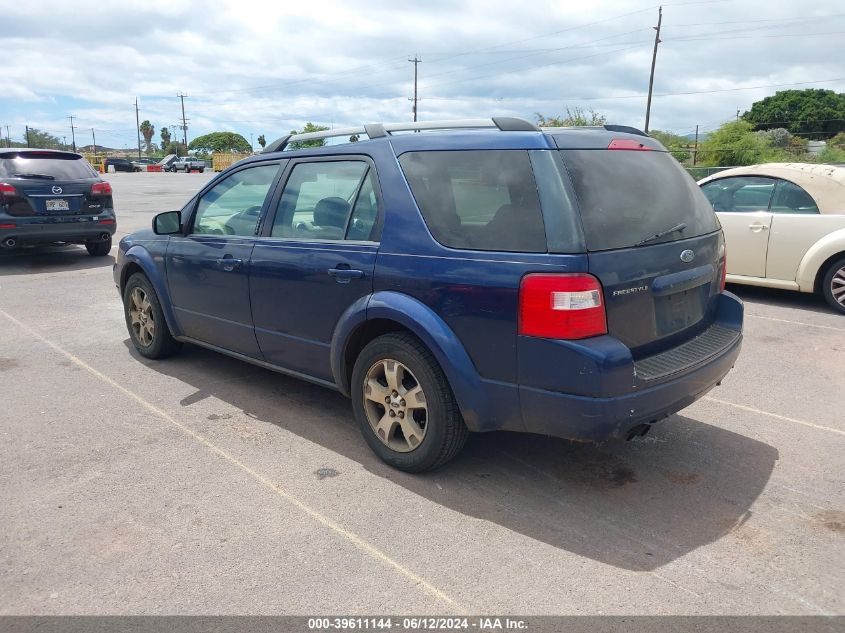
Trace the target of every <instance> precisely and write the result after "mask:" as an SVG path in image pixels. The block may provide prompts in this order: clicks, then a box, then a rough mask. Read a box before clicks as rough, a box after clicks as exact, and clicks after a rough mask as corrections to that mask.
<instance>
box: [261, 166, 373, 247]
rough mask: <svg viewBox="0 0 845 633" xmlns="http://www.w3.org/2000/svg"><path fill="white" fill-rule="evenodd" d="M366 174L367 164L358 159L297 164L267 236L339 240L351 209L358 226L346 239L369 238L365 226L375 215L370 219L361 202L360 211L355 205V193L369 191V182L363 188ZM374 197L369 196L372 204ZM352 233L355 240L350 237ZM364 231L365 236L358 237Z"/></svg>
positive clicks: (356, 197)
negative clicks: (356, 218) (355, 216)
mask: <svg viewBox="0 0 845 633" xmlns="http://www.w3.org/2000/svg"><path fill="white" fill-rule="evenodd" d="M368 172H369V165H368V164H367V163H365V162H364V161H360V160H339V161H318V162H314V163H299V164H297V165H296V166H294V168H293V170H292V171H291V173H290V176H289V177H288V181H287V183H286V184H285V189H284V191H283V192H282V197H281V199H280V200H279V207H278V209H277V210H276V217H275V219H274V220H273V229H272V232H271V233H270V234H271V235H272V236H273V237H284V238H288V239H302V240H342V239H344V237H345V235H346V230H347V224H349V221H350V214H351V212H352V208H353V206H355V213H356V214H357V216H358V220H359V223H358V227H357V228H356V227H355V226H354V222H353V224H352V225H351V226H350V227H349V228H350V237H349V239H369V231H366V225H367V223H369V228H370V229H372V226H373V223H374V222H375V215H373V216H372V218H371V219H370V216H369V215H368V214H367V213H366V209H364V201H363V200H362V201H361V209H360V210H359V205H358V204H356V201H357V200H358V198H359V197H360V196H359V191H360V192H361V194H362V195H364V196H365V198H366V197H367V196H368V195H369V194H367V191H366V189H367V188H369V190H370V191H372V185H371V183H368V184H366V186H365V182H366V181H369V180H370V178H371V176H369V175H368ZM374 198H375V194H374V193H373V194H372V201H373V203H375V200H374ZM375 209H377V207H371V210H372V211H375ZM353 230H354V231H355V232H356V237H352V233H353ZM365 231H366V237H360V236H361V235H364V233H365Z"/></svg>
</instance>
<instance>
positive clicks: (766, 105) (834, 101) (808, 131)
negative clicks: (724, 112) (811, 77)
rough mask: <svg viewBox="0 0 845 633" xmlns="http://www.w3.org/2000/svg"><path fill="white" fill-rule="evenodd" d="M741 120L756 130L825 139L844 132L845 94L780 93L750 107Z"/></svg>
mask: <svg viewBox="0 0 845 633" xmlns="http://www.w3.org/2000/svg"><path fill="white" fill-rule="evenodd" d="M742 118H743V119H744V120H746V121H748V122H749V123H751V124H752V125H753V126H754V129H756V130H769V129H773V128H786V129H787V130H789V131H790V132H791V133H792V134H800V135H801V136H803V137H805V138H809V139H827V138H830V137H832V136H834V135H836V134H837V133H839V132H842V131H843V130H845V93H837V92H834V91H833V90H821V89H817V88H808V89H807V90H781V91H780V92H776V93H775V94H774V95H773V96H771V97H766V98H765V99H763V100H762V101H757V102H755V103H753V104H751V109H750V110H749V111H748V112H746V113H745V114H743V115H742Z"/></svg>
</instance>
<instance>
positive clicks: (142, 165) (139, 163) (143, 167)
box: [132, 158, 158, 171]
mask: <svg viewBox="0 0 845 633" xmlns="http://www.w3.org/2000/svg"><path fill="white" fill-rule="evenodd" d="M157 164H158V161H157V160H155V159H154V158H137V159H135V160H133V161H132V166H133V167H136V168H137V170H136V171H147V167H149V166H150V165H157Z"/></svg>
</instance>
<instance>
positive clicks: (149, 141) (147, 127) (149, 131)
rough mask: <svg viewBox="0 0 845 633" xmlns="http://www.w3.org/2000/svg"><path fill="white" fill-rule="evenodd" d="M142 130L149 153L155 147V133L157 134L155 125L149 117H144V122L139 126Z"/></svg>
mask: <svg viewBox="0 0 845 633" xmlns="http://www.w3.org/2000/svg"><path fill="white" fill-rule="evenodd" d="M138 129H139V130H140V131H141V134H143V136H144V143H146V145H147V154H149V153H150V152H151V151H152V147H153V134H155V131H156V129H155V126H154V125H153V124H152V123H150V121H149V119H144V122H143V123H141V125H140V126H139V127H138Z"/></svg>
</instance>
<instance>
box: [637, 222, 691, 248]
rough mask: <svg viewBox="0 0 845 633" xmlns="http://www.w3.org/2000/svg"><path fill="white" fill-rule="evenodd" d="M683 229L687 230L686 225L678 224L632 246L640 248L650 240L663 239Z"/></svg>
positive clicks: (683, 223) (684, 223)
mask: <svg viewBox="0 0 845 633" xmlns="http://www.w3.org/2000/svg"><path fill="white" fill-rule="evenodd" d="M685 228H687V223H686V222H681V223H680V224H676V225H675V226H673V227H672V228H669V229H666V230H665V231H660V233H655V234H654V235H652V236H651V237H647V238H645V239H644V240H643V241H641V242H637V243H636V244H634V246H642V245H643V244H648V243H649V242H651V241H652V240H657V239H660V238H661V237H665V236H666V235H669V234H670V233H674V232H675V231H683V230H684V229H685Z"/></svg>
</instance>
